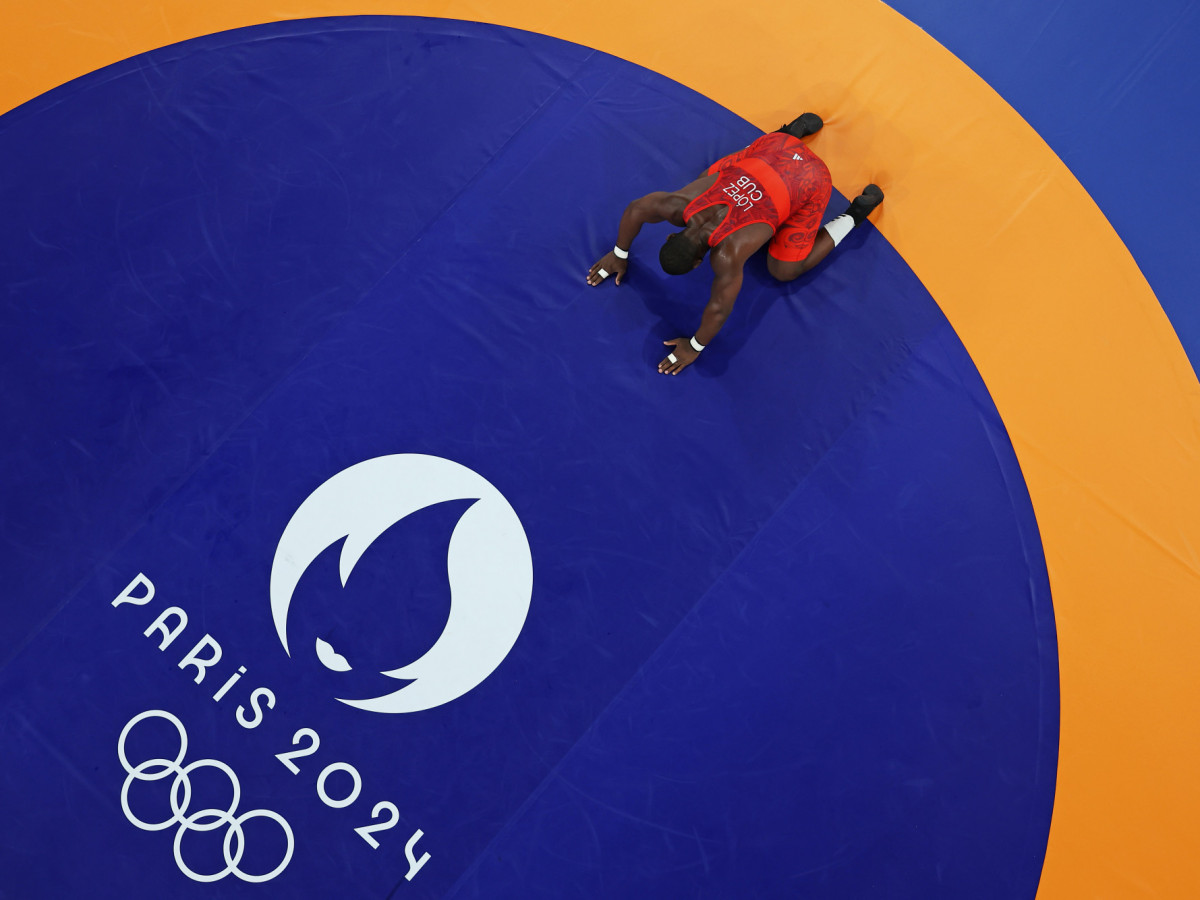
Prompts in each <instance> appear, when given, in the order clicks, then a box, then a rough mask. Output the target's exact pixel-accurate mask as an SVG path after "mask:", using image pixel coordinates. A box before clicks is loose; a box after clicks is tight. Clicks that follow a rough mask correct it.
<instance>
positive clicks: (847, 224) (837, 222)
mask: <svg viewBox="0 0 1200 900" xmlns="http://www.w3.org/2000/svg"><path fill="white" fill-rule="evenodd" d="M853 227H854V217H853V216H851V215H850V214H849V213H845V214H843V215H840V216H838V217H837V218H836V219H834V220H833V221H832V222H830V223H829V224H828V225H826V226H825V230H826V231H828V232H829V236H830V237H831V238H833V246H835V247H836V246H837V245H838V244H840V243H841V242H842V238H844V237H845V236H846V235H848V234H849V233H850V229H851V228H853Z"/></svg>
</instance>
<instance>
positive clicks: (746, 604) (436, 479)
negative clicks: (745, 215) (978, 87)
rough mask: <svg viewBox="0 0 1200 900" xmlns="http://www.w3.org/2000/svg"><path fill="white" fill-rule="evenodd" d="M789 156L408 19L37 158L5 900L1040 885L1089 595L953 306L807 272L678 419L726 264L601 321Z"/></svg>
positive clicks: (89, 95)
mask: <svg viewBox="0 0 1200 900" xmlns="http://www.w3.org/2000/svg"><path fill="white" fill-rule="evenodd" d="M797 112H800V110H797ZM757 134H758V132H757V131H756V130H755V129H754V128H753V127H752V126H750V125H748V124H747V123H746V122H744V121H742V120H741V119H739V118H737V117H736V116H734V115H733V114H731V113H729V112H728V111H726V110H724V109H722V108H721V107H719V106H717V105H716V104H714V103H713V102H712V101H710V100H707V99H705V98H703V97H701V96H699V95H697V94H695V93H693V92H691V91H689V90H687V89H685V88H683V87H681V86H679V85H678V84H675V83H672V82H669V81H667V80H665V79H664V78H662V77H660V76H657V75H654V74H653V73H650V72H647V71H645V70H642V69H639V68H637V67H635V66H632V65H630V64H628V63H625V62H622V61H620V60H618V59H615V58H613V57H610V56H606V55H604V54H600V53H596V52H593V51H591V50H588V49H586V48H583V47H580V46H576V45H571V44H566V43H563V42H559V41H556V40H552V39H549V38H545V37H541V36H537V35H533V34H528V33H524V32H517V31H512V30H506V29H503V28H498V27H491V26H483V25H473V24H465V23H454V22H446V21H432V20H421V19H405V18H349V19H332V20H309V21H300V22H291V23H284V24H277V25H271V26H263V27H256V28H252V29H248V30H244V31H238V32H232V33H226V34H220V35H215V36H211V37H208V38H204V39H200V40H196V41H192V42H188V43H185V44H181V45H177V46H173V47H169V48H166V49H163V50H161V51H156V52H154V53H150V54H147V55H145V56H141V57H138V58H135V59H131V60H128V61H126V62H123V63H120V64H118V65H115V66H112V67H109V68H107V69H104V70H101V71H99V72H96V73H94V74H92V75H90V76H88V77H86V78H84V79H81V80H79V81H76V82H73V83H71V84H68V85H66V86H64V87H62V88H59V89H56V90H54V91H52V92H50V93H49V94H46V95H44V96H43V97H41V98H39V99H37V100H35V101H33V102H31V103H28V104H26V105H24V106H22V107H19V108H18V109H16V110H14V111H13V112H11V113H9V114H7V115H5V116H3V117H0V171H3V172H5V173H6V176H5V179H4V182H3V187H2V193H0V202H2V206H3V208H4V210H5V212H6V214H5V216H4V217H3V219H2V220H0V229H2V231H0V246H2V247H3V248H4V249H3V257H2V260H3V267H4V272H5V282H6V284H7V285H8V291H7V294H6V299H5V305H4V330H3V353H2V354H0V365H2V366H3V373H4V384H5V386H6V390H5V391H4V393H3V397H2V399H0V403H2V404H3V406H2V415H3V419H4V421H6V422H8V423H10V427H9V430H8V436H7V438H6V439H5V440H4V441H3V443H2V445H0V453H3V463H4V469H5V471H6V473H7V476H6V478H5V479H4V481H3V497H2V502H3V509H4V540H3V544H2V547H0V553H2V556H0V566H2V569H0V572H2V574H3V577H4V583H5V585H6V587H7V592H6V600H5V604H4V617H5V625H6V628H5V629H4V631H3V633H2V634H0V660H3V661H5V664H4V666H3V668H2V669H0V758H3V759H4V761H5V765H4V766H3V768H0V808H3V809H5V810H7V811H8V814H7V815H5V816H4V817H3V818H2V819H0V896H2V897H6V898H14V900H16V898H21V900H26V898H63V897H75V896H87V897H94V898H122V900H128V898H135V897H138V898H140V897H145V898H163V897H171V898H181V900H184V898H193V897H195V898H216V897H289V898H292V897H296V898H299V897H306V898H307V897H312V898H329V897H378V898H384V897H392V896H394V897H409V898H434V897H453V898H476V897H478V898H496V897H520V898H524V900H531V898H547V900H551V898H553V900H566V898H619V897H655V898H696V897H704V898H733V897H746V898H749V897H754V898H777V897H778V898H784V897H787V898H791V897H801V896H802V897H805V898H829V900H835V898H836V900H844V898H849V897H884V896H886V897H889V898H900V897H912V898H929V897H935V896H944V897H971V898H997V900H999V898H1011V897H1015V896H1032V895H1033V893H1034V891H1035V889H1036V885H1037V881H1038V874H1039V871H1040V867H1041V863H1042V858H1043V854H1044V852H1045V843H1046V835H1047V832H1048V829H1049V822H1050V811H1051V805H1052V801H1053V791H1054V777H1055V761H1056V748H1057V727H1058V726H1057V722H1058V694H1057V658H1056V647H1055V631H1054V622H1053V615H1052V610H1051V605H1050V595H1049V587H1048V583H1047V575H1046V570H1045V563H1044V561H1043V559H1042V552H1041V546H1040V542H1039V538H1038V533H1037V527H1036V524H1035V521H1034V517H1033V513H1032V510H1031V507H1030V503H1029V498H1028V496H1027V493H1026V490H1025V485H1024V481H1023V479H1022V476H1021V473H1020V470H1019V469H1018V466H1017V463H1016V459H1015V458H1014V455H1013V451H1012V448H1011V446H1010V444H1009V440H1008V437H1007V435H1006V433H1005V430H1004V427H1003V425H1002V424H1001V421H1000V418H999V416H998V414H997V413H996V410H995V408H994V406H993V404H992V402H991V399H990V397H989V396H988V393H987V391H986V389H985V388H984V385H983V383H982V381H981V380H980V377H979V375H978V374H977V372H976V370H975V368H974V366H973V364H972V362H971V360H970V358H969V357H968V355H967V353H966V352H965V350H964V349H963V347H962V345H961V344H960V343H959V341H958V339H957V338H956V336H955V335H954V333H953V331H952V330H951V328H950V326H949V325H948V323H947V322H946V320H945V318H944V317H943V316H942V314H941V312H940V311H939V310H938V308H937V306H936V304H935V303H934V302H933V300H932V299H931V298H930V296H929V294H928V293H927V292H926V291H925V289H924V288H923V287H922V285H921V284H920V283H919V282H918V281H917V279H916V278H915V277H914V276H913V274H912V273H911V272H910V271H909V269H908V268H907V266H906V265H905V264H904V262H903V261H902V260H901V259H900V258H899V256H898V255H897V254H896V253H895V252H894V251H893V250H892V249H891V248H890V247H889V246H888V244H887V243H886V242H885V241H884V240H883V239H882V238H881V237H880V236H879V234H878V233H877V232H876V231H875V230H874V229H873V228H872V227H871V226H869V225H868V226H865V227H862V228H859V229H856V230H855V231H854V232H853V233H852V234H851V236H850V237H849V238H847V239H846V241H844V242H843V243H842V245H841V246H840V247H839V248H838V249H837V250H835V251H834V253H832V254H831V255H830V257H829V259H828V260H826V261H825V262H824V263H823V264H822V265H821V266H819V267H818V268H817V269H816V270H814V271H813V272H812V273H810V274H808V275H806V276H804V277H803V278H801V279H800V280H798V281H796V282H794V283H792V284H789V285H780V284H777V283H775V282H774V281H772V279H770V277H769V276H768V275H767V273H766V266H765V259H764V258H763V257H762V256H759V257H757V258H756V259H754V260H753V261H752V262H751V264H750V265H749V266H748V269H747V275H746V282H745V287H744V288H743V291H742V294H741V298H740V299H739V301H738V303H737V306H736V307H735V309H734V311H733V313H732V315H731V317H730V319H729V321H728V323H727V325H726V326H725V328H724V330H723V331H722V333H721V334H720V336H719V338H718V339H717V340H716V341H715V342H714V343H713V345H712V346H711V348H709V349H708V350H706V351H705V352H704V354H703V356H702V358H701V359H700V360H699V361H698V362H697V363H696V364H695V365H694V366H692V367H691V368H690V369H689V370H688V371H687V372H686V373H685V374H684V375H683V376H681V377H678V378H664V377H662V376H660V375H658V374H657V373H656V371H655V368H654V366H655V363H656V362H657V360H658V359H659V358H661V356H662V355H663V348H662V341H663V339H665V338H669V337H675V336H677V335H680V334H690V333H691V332H692V330H694V327H695V324H696V323H697V322H698V321H699V315H700V311H701V309H702V307H703V304H704V302H705V300H706V297H707V291H708V285H709V280H710V277H711V276H710V274H709V270H708V268H707V266H706V267H704V268H702V269H701V270H699V271H698V272H696V273H694V274H693V275H691V276H690V277H685V278H677V279H672V278H669V277H668V276H666V275H664V274H663V273H662V272H661V271H660V270H659V269H658V267H657V261H656V254H657V247H658V245H659V243H661V240H662V238H663V237H664V236H665V234H666V226H654V227H650V228H648V229H646V230H645V231H644V232H643V235H642V237H641V238H640V240H639V241H638V243H637V244H636V245H635V247H634V259H633V265H632V266H631V269H630V273H629V277H628V279H627V281H626V282H625V284H623V285H622V286H620V287H614V286H613V285H611V284H605V285H603V286H601V287H600V288H595V289H593V288H589V287H588V286H587V285H586V284H585V282H584V275H585V273H586V271H587V268H588V266H589V265H590V264H591V263H592V262H593V261H594V260H595V259H596V258H598V257H599V256H600V254H601V253H602V252H603V251H604V250H605V249H607V247H608V246H610V245H611V243H612V241H613V239H614V236H615V233H616V226H617V222H618V219H619V217H620V214H621V211H622V210H623V208H624V206H625V204H626V203H627V202H628V201H629V200H630V199H632V198H633V197H635V196H638V195H640V194H643V193H647V192H649V191H651V190H658V189H672V188H676V187H679V186H681V185H683V184H684V183H686V182H687V181H689V180H691V178H692V177H694V175H695V174H696V173H697V172H699V171H700V170H701V169H702V168H703V167H704V166H705V165H706V164H707V163H708V162H710V161H711V160H713V159H715V158H717V157H718V156H720V155H723V154H725V153H728V152H730V151H731V150H734V149H737V148H739V147H741V146H744V145H745V144H747V143H748V142H749V141H750V140H752V139H753V138H754V137H756V136H757ZM843 203H844V200H843V199H842V198H841V197H835V199H834V201H833V203H832V204H831V206H832V207H833V212H835V213H836V212H840V211H841V209H842V204H843Z"/></svg>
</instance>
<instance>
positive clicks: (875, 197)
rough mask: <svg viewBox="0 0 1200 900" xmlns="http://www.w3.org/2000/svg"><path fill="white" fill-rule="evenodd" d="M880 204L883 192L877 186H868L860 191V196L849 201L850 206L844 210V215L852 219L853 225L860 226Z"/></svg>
mask: <svg viewBox="0 0 1200 900" xmlns="http://www.w3.org/2000/svg"><path fill="white" fill-rule="evenodd" d="M882 202H883V191H881V190H880V189H879V185H877V184H868V185H867V186H866V187H865V188H863V189H862V193H861V194H859V195H858V196H857V197H855V198H854V199H853V200H851V201H850V206H849V207H848V208H847V209H846V213H845V214H846V215H848V216H850V217H851V218H852V219H854V224H855V225H861V224H862V223H863V221H864V220H865V219H866V218H867V216H869V215H870V214H871V211H872V210H874V209H875V207H877V206H878V205H879V204H880V203H882Z"/></svg>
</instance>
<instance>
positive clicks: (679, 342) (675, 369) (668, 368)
mask: <svg viewBox="0 0 1200 900" xmlns="http://www.w3.org/2000/svg"><path fill="white" fill-rule="evenodd" d="M663 343H664V344H666V345H667V346H668V347H673V348H674V349H673V350H672V351H671V352H670V353H668V354H667V355H666V357H664V359H663V361H662V362H660V363H659V364H658V371H659V373H660V374H662V375H678V374H679V373H680V372H682V371H683V370H684V369H686V368H687V367H688V366H690V365H691V364H692V363H694V362H695V361H696V357H697V356H699V355H700V354H699V353H697V352H696V351H695V350H693V349H692V341H691V338H685V337H679V338H675V339H674V340H670V341H663Z"/></svg>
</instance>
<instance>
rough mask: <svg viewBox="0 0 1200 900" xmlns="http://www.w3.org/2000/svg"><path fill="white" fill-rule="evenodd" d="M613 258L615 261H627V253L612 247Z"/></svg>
mask: <svg viewBox="0 0 1200 900" xmlns="http://www.w3.org/2000/svg"><path fill="white" fill-rule="evenodd" d="M613 256H615V257H616V258H617V259H629V251H628V250H622V249H621V248H620V247H616V246H614V247H613Z"/></svg>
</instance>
